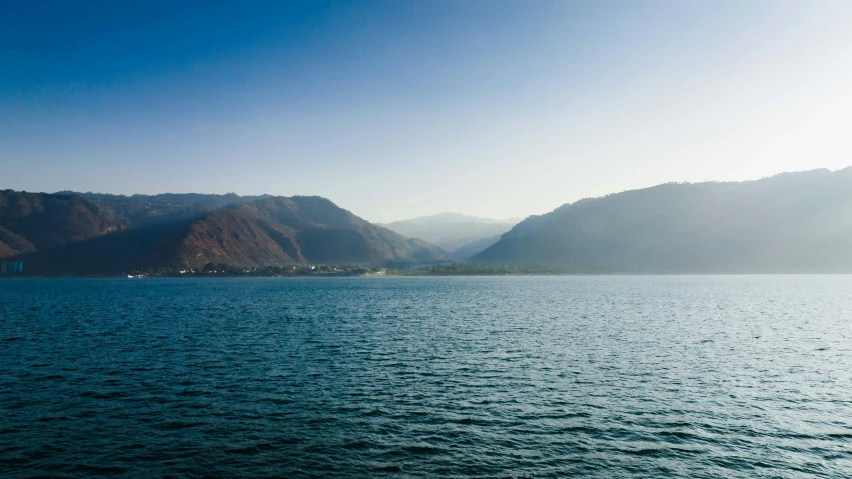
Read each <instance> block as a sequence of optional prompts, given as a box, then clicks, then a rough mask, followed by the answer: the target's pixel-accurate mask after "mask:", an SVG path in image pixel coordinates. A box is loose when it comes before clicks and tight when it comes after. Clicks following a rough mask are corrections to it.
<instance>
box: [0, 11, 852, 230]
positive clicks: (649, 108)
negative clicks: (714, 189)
mask: <svg viewBox="0 0 852 479" xmlns="http://www.w3.org/2000/svg"><path fill="white" fill-rule="evenodd" d="M13 3H14V4H13ZM850 127H852V2H850V1H847V0H844V1H838V2H822V1H811V0H808V1H800V0H796V1H793V2H782V1H767V2H763V1H754V0H748V1H735V2H724V1H694V2H692V1H684V0H672V1H668V2H645V1H635V0H631V1H627V2H598V1H588V2H570V1H567V0H560V1H554V2H549V1H532V0H522V1H513V2H502V1H494V0H488V1H472V0H464V1H447V2H441V1H433V0H427V1H404V0H393V1H387V2H373V1H359V2H328V3H326V2H304V3H299V2H283V1H274V2H260V1H250V2H236V1H235V2H229V3H217V2H176V1H173V0H172V1H168V2H122V1H113V0H110V1H104V2H69V1H64V0H63V1H57V2H40V1H35V0H33V1H19V2H4V4H3V7H2V13H0V188H12V189H18V190H20V189H23V190H28V191H47V192H53V191H57V190H64V189H73V190H81V191H88V190H90V191H98V192H108V193H124V194H132V193H162V192H210V193H225V192H230V191H233V192H236V193H240V194H257V193H270V194H275V195H287V196H290V195H295V194H315V195H321V196H325V197H328V198H330V199H331V200H333V201H335V202H336V203H337V204H338V205H340V206H342V207H344V208H346V209H349V210H351V211H352V212H354V213H355V214H358V215H360V216H362V217H364V218H366V219H368V220H372V221H391V220H397V219H403V218H408V217H414V216H420V215H425V214H432V213H438V212H441V211H457V212H461V213H467V214H473V215H478V216H487V217H517V216H527V215H529V214H540V213H544V212H547V211H550V210H552V209H553V208H555V207H558V206H559V205H562V204H564V203H566V202H571V201H574V200H576V199H579V198H582V197H588V196H599V195H602V194H606V193H610V192H615V191H620V190H625V189H630V188H636V187H643V186H650V185H653V184H657V183H663V182H668V181H702V180H732V179H755V178H759V177H762V176H767V175H771V174H774V173H777V172H781V171H793V170H803V169H811V168H817V167H827V168H831V169H838V168H842V167H845V166H849V165H852V132H850Z"/></svg>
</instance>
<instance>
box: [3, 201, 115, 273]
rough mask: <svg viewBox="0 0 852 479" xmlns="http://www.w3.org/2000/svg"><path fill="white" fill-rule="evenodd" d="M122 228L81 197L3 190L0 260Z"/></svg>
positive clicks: (103, 211) (104, 212)
mask: <svg viewBox="0 0 852 479" xmlns="http://www.w3.org/2000/svg"><path fill="white" fill-rule="evenodd" d="M118 229H119V225H118V223H117V222H116V221H115V220H114V219H113V217H112V216H111V215H110V214H109V212H107V211H105V210H104V209H102V208H100V207H98V206H97V205H95V204H94V203H92V202H90V201H87V200H86V199H84V198H81V197H80V196H78V195H64V194H48V193H27V192H23V191H20V192H19V191H12V190H4V191H0V257H8V256H13V255H16V254H21V253H27V252H31V251H35V250H37V249H45V248H54V247H58V246H62V245H65V244H68V243H73V242H77V241H82V240H86V239H89V238H93V237H96V236H100V235H103V234H106V233H110V232H113V231H116V230H118Z"/></svg>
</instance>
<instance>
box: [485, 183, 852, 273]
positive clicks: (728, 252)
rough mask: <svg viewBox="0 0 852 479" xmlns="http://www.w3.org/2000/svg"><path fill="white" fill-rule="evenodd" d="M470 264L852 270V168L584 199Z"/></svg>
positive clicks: (537, 219)
mask: <svg viewBox="0 0 852 479" xmlns="http://www.w3.org/2000/svg"><path fill="white" fill-rule="evenodd" d="M471 261H473V262H477V263H484V264H512V265H559V266H566V267H568V268H570V269H574V270H576V271H578V272H637V273H717V272H718V273H744V272H755V273H758V272H765V273H782V272H783V273H788V272H789V273H792V272H852V168H847V169H845V170H840V171H837V172H831V171H828V170H814V171H808V172H802V173H785V174H781V175H777V176H774V177H771V178H766V179H763V180H758V181H749V182H740V183H736V182H730V183H698V184H676V183H672V184H664V185H659V186H655V187H652V188H646V189H642V190H634V191H627V192H623V193H618V194H612V195H608V196H606V197H603V198H594V199H585V200H581V201H578V202H576V203H573V204H567V205H564V206H562V207H560V208H557V209H556V210H554V211H553V212H551V213H548V214H545V215H542V216H533V217H530V218H528V219H527V220H525V221H522V222H521V223H519V224H518V225H516V226H515V227H514V228H513V229H512V230H511V231H510V232H508V233H506V234H505V235H503V237H502V238H501V239H500V241H498V242H497V243H496V244H494V245H492V246H491V247H489V248H488V249H486V250H485V251H483V252H482V253H480V254H478V255H476V256H475V257H473V258H472V259H471Z"/></svg>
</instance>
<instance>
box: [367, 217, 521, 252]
mask: <svg viewBox="0 0 852 479" xmlns="http://www.w3.org/2000/svg"><path fill="white" fill-rule="evenodd" d="M518 221H519V220H517V219H507V220H494V219H488V218H477V217H475V216H467V215H462V214H458V213H439V214H437V215H432V216H422V217H419V218H413V219H410V220H402V221H395V222H393V223H388V224H385V225H382V226H384V227H386V228H388V229H390V230H393V231H395V232H397V233H399V234H401V235H403V236H406V237H408V238H419V239H421V240H424V241H427V242H429V243H431V244H434V245H436V246H438V247H440V248H441V249H443V250H444V251H447V252H448V253H449V255H450V257H452V258H453V259H458V260H462V258H460V256H465V255H466V257H465V258H463V259H467V258H468V257H470V256H472V255H473V254H475V253H478V252H480V251H482V249H485V247H487V246H489V244H484V243H487V241H485V242H484V243H483V242H482V241H483V240H486V239H488V238H492V237H494V236H496V235H500V234H503V233H505V232H507V231H509V230H510V229H511V228H512V226H513V225H515V224H516V223H517V222H518ZM480 244H481V245H483V246H482V249H480V250H476V251H472V249H471V248H475V247H476V245H480ZM460 248H465V250H464V251H461V252H460V254H456V253H455V252H456V251H457V250H459V249H460ZM470 251H472V252H470ZM468 252H470V253H469V254H468Z"/></svg>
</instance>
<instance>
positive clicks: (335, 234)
mask: <svg viewBox="0 0 852 479" xmlns="http://www.w3.org/2000/svg"><path fill="white" fill-rule="evenodd" d="M443 257H444V252H443V251H441V250H440V249H438V248H436V247H434V246H432V245H430V244H427V243H425V242H423V241H419V240H410V239H407V238H404V237H402V236H400V235H398V234H396V233H394V232H392V231H390V230H387V229H385V228H381V227H378V226H376V225H373V224H371V223H369V222H367V221H365V220H363V219H361V218H359V217H357V216H355V215H353V214H352V213H350V212H349V211H347V210H344V209H342V208H340V207H338V206H337V205H335V204H334V203H332V202H331V201H329V200H327V199H325V198H320V197H316V196H295V197H292V198H286V197H268V198H264V199H260V200H256V201H253V202H250V203H245V204H241V205H232V206H230V207H226V208H223V209H219V210H216V211H213V212H211V213H207V214H204V215H202V216H200V217H197V218H183V219H178V220H175V221H170V222H163V223H158V224H155V225H152V226H148V227H141V228H128V229H125V230H122V231H118V232H116V233H113V234H108V235H103V236H99V237H96V238H92V239H90V240H87V241H81V242H77V243H73V244H68V245H65V246H64V247H61V248H54V249H50V250H44V251H36V252H32V253H29V254H25V255H22V256H20V257H19V259H21V260H23V261H24V262H25V263H26V264H27V271H28V272H29V273H31V274H83V275H94V274H117V273H122V272H127V271H133V270H147V269H157V268H175V269H178V268H201V267H203V266H204V265H206V264H208V263H225V264H228V265H232V266H244V267H254V266H272V265H276V266H277V265H293V264H371V263H377V262H382V261H387V260H396V261H399V260H402V261H408V260H416V261H431V260H436V259H442V258H443Z"/></svg>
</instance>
